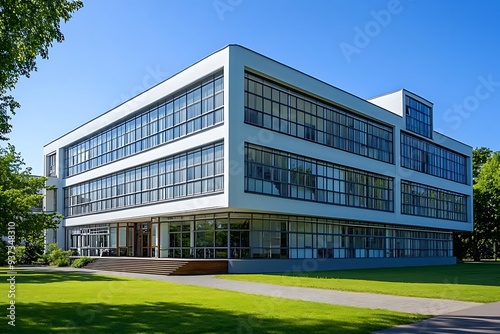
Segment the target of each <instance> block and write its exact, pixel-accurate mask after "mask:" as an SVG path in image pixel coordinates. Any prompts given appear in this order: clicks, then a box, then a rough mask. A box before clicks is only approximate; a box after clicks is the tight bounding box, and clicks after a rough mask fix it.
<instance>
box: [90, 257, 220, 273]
mask: <svg viewBox="0 0 500 334" xmlns="http://www.w3.org/2000/svg"><path fill="white" fill-rule="evenodd" d="M85 269H92V270H103V271H117V272H125V273H137V274H151V275H209V274H225V273H227V261H226V260H201V259H200V260H192V259H157V258H141V257H96V258H94V261H93V262H91V263H89V264H88V265H87V266H85Z"/></svg>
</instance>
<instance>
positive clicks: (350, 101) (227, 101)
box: [44, 45, 473, 258]
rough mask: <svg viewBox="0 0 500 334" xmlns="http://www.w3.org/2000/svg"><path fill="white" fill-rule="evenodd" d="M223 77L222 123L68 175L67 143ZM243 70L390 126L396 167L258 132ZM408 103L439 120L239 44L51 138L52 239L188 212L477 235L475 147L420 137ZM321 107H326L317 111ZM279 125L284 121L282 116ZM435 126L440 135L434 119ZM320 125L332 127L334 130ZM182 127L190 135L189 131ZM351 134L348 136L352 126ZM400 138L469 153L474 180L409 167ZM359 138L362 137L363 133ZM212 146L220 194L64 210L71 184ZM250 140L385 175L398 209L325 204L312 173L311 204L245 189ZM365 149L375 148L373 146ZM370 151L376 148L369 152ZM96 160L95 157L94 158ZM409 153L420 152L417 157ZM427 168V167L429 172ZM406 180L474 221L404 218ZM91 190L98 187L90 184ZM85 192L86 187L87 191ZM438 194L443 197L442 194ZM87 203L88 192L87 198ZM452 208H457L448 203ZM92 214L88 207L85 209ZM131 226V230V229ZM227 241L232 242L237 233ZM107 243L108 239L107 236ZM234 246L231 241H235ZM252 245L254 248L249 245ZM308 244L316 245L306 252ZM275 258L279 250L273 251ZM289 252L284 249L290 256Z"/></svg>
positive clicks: (65, 241)
mask: <svg viewBox="0 0 500 334" xmlns="http://www.w3.org/2000/svg"><path fill="white" fill-rule="evenodd" d="M218 71H221V73H222V74H223V121H220V122H219V123H217V124H214V125H211V126H207V127H206V128H204V129H199V131H195V132H193V133H191V134H187V135H184V136H179V137H178V138H176V139H173V140H169V141H166V142H165V143H163V144H161V145H157V146H155V145H151V147H149V148H148V149H144V150H140V151H139V152H136V153H134V154H130V155H128V156H127V155H125V156H122V157H120V159H116V160H114V161H111V162H106V163H103V164H101V165H99V166H97V167H94V168H89V169H88V170H85V171H81V172H77V173H74V175H71V176H67V175H68V172H67V170H68V168H67V166H65V164H66V161H67V159H68V157H67V155H68V150H67V149H68V147H73V146H74V145H75V144H77V143H78V142H79V141H81V140H84V139H86V138H91V137H93V136H95V135H96V134H98V133H102V132H103V131H107V130H108V129H109V128H110V127H112V126H114V125H116V124H119V123H120V122H121V121H125V120H127V119H130V117H135V115H138V114H139V113H141V112H142V111H146V110H149V108H150V107H151V106H152V105H159V104H161V103H162V102H158V101H163V100H165V99H166V98H167V100H168V98H169V97H171V96H177V95H175V94H180V92H181V91H185V90H186V87H190V85H192V84H193V82H197V81H199V80H203V79H204V78H207V77H209V76H211V75H213V74H214V73H216V72H218ZM245 73H250V75H256V76H257V77H258V78H260V79H259V80H261V79H262V80H263V82H267V81H266V80H268V81H269V82H271V83H272V84H276V85H281V86H280V87H286V88H287V89H290V92H292V93H290V94H298V95H297V96H302V95H303V96H306V97H307V98H311V101H312V100H314V101H316V102H317V103H320V104H321V105H323V104H324V105H326V106H327V107H325V108H331V109H332V110H333V109H335V108H337V107H338V108H340V109H342V110H343V111H342V112H347V113H349V112H351V113H352V114H353V115H355V116H356V117H357V116H359V117H361V119H365V120H367V122H372V121H373V122H375V123H379V124H381V126H384V127H387V128H389V129H391V131H392V148H391V150H392V153H391V154H392V159H391V160H392V161H390V162H386V161H380V160H379V159H375V158H370V157H367V156H363V155H362V154H355V153H352V152H350V151H349V150H348V149H337V148H335V147H332V146H331V145H330V146H329V145H327V144H319V143H318V142H317V141H318V140H319V136H320V135H323V134H321V133H320V132H317V133H316V134H315V135H314V136H313V137H311V138H312V140H311V138H308V139H309V140H305V139H304V138H299V137H298V136H299V135H297V136H293V135H290V134H285V133H283V132H279V131H275V130H273V129H270V128H266V125H265V124H261V126H255V125H254V124H250V123H251V122H245V103H246V102H245V80H246V79H245V77H246V74H245ZM188 90H189V89H188ZM300 94H302V95H300ZM283 96H285V95H283ZM290 96H291V95H290ZM406 97H410V98H412V99H413V100H414V101H418V102H419V103H422V104H424V105H426V106H428V107H429V108H430V110H431V112H430V117H431V119H432V104H431V103H430V102H428V101H426V100H424V99H422V98H420V97H419V96H417V95H415V94H412V93H411V92H408V91H406V90H401V91H397V92H394V93H391V94H388V95H384V96H381V97H377V98H374V99H372V100H369V101H367V100H364V99H361V98H359V97H356V96H354V95H352V94H350V93H347V92H345V91H343V90H341V89H338V88H336V87H333V86H330V85H328V84H326V83H324V82H322V81H320V80H317V79H315V78H313V77H310V76H308V75H306V74H304V73H302V72H299V71H297V70H295V69H293V68H290V67H288V66H286V65H283V64H281V63H278V62H276V61H274V60H272V59H270V58H267V57H265V56H262V55H260V54H258V53H255V52H253V51H251V50H249V49H246V48H244V47H241V46H238V45H229V46H227V47H225V48H223V49H221V50H219V51H217V52H215V53H213V54H211V55H210V56H208V57H206V58H204V59H202V60H200V61H199V62H197V63H195V64H193V65H192V66H190V67H189V68H187V69H185V70H183V71H181V72H179V73H178V74H176V75H174V76H172V77H171V78H169V79H167V80H165V81H164V82H162V83H160V84H158V85H156V86H154V87H152V88H150V89H149V90H147V91H145V92H144V93H142V94H140V95H138V96H136V97H134V98H132V99H130V100H129V101H126V102H125V103H123V104H121V105H119V106H117V107H116V108H114V109H112V110H110V111H108V112H106V113H104V114H103V115H101V116H99V117H97V118H95V119H93V120H90V121H89V122H87V123H85V124H83V125H82V126H80V127H79V128H77V129H75V130H73V131H71V132H69V133H67V134H66V135H64V136H62V137H60V138H58V139H56V140H54V141H52V142H51V143H49V144H47V145H46V146H45V147H44V156H45V159H44V161H45V162H46V164H45V171H46V175H50V174H51V173H50V170H51V168H52V170H54V171H55V172H52V176H51V177H50V178H49V181H48V185H53V186H55V187H56V188H57V195H56V197H57V199H56V200H54V199H53V197H54V196H53V194H48V196H47V200H46V202H45V203H44V205H45V209H46V210H47V211H51V210H53V209H54V208H55V209H56V210H57V211H58V212H61V213H63V214H65V215H66V218H65V219H64V220H63V222H62V224H61V227H60V228H59V229H58V230H57V237H56V236H55V235H50V234H49V235H50V237H49V241H57V242H58V244H59V245H60V246H61V247H66V248H71V247H73V246H71V245H69V243H71V238H70V237H69V236H68V233H67V229H68V228H74V227H79V226H93V225H100V226H104V225H106V224H114V223H120V222H122V223H123V222H126V223H137V222H151V221H152V219H156V218H158V219H159V220H158V221H160V220H161V217H165V219H166V218H167V217H173V216H177V217H178V216H182V215H187V214H203V213H217V212H237V213H266V214H279V215H293V216H301V217H302V216H304V217H317V218H318V219H319V218H327V219H336V220H341V221H345V222H346V224H347V223H348V222H352V221H356V222H361V223H367V224H374V225H377V224H380V226H385V227H388V226H390V227H393V228H395V229H398V228H401V229H408V228H410V229H411V227H414V228H420V229H421V230H422V231H424V230H425V231H427V230H429V231H434V232H436V231H437V232H439V231H442V232H445V233H448V232H450V231H471V230H472V221H473V211H472V186H471V183H472V182H471V174H472V165H471V163H472V162H471V155H472V148H471V147H469V146H467V145H464V144H462V143H460V142H458V141H455V140H453V139H451V138H449V137H446V136H444V135H442V134H439V133H437V132H434V131H432V132H431V133H432V135H431V137H432V138H425V136H421V135H419V134H418V133H412V132H411V131H408V130H407V125H406V124H407V123H406V121H405V118H406V117H409V116H408V115H409V112H410V111H407V112H405V101H406V100H405V99H406ZM214 99H215V97H214ZM288 99H290V97H288ZM188 101H189V97H188ZM188 104H189V102H188ZM318 106H319V104H318ZM297 108H298V107H297ZM183 110H184V109H183ZM315 110H316V109H315ZM317 110H320V109H319V107H318V109H317ZM321 110H323V109H321ZM426 110H427V109H426ZM326 112H327V111H326V109H325V115H326ZM318 113H319V111H318ZM407 113H408V114H407ZM257 114H258V113H257ZM288 114H290V111H288ZM318 115H319V114H318ZM308 116H310V115H306V117H308ZM259 117H260V116H259ZM294 117H295V116H294ZM318 117H319V116H318ZM280 120H283V121H284V119H280ZM276 121H278V120H276ZM200 122H201V121H200ZM297 122H298V121H297ZM315 122H316V121H315ZM321 122H322V121H321ZM287 124H292V123H287ZM293 124H294V125H293V126H296V124H295V123H293ZM297 124H299V123H297ZM314 124H315V125H314V127H313V131H316V130H318V128H319V126H320V124H322V123H320V121H319V120H318V121H317V123H314ZM430 124H431V125H430V126H431V129H432V121H431V123H430ZM424 125H425V124H424ZM158 126H159V125H158ZM287 126H291V125H287ZM299 126H300V124H299ZM322 129H326V125H325V126H324V127H323V128H322ZM181 131H182V130H181ZM184 131H186V130H185V129H184ZM306 131H307V129H306ZM321 131H323V130H321ZM325 131H327V130H325ZM346 131H350V130H349V129H347V130H346ZM346 133H347V132H346ZM401 133H406V134H408V135H409V136H411V137H412V138H413V137H415V138H416V139H419V140H422V141H425V142H426V143H428V144H433V145H435V146H436V147H442V148H443V149H446V150H449V151H453V152H454V153H455V154H457V155H459V156H460V157H461V158H460V159H462V158H463V159H464V160H463V161H465V174H466V175H465V177H466V181H465V182H457V181H454V180H451V179H447V178H444V177H438V176H434V175H432V170H433V169H432V168H430V167H428V166H427V164H432V163H433V162H432V161H433V160H432V159H433V156H432V154H431V155H429V156H427V155H426V156H425V158H424V159H425V162H421V163H418V162H417V163H416V164H414V166H416V167H415V168H417V169H418V168H423V170H424V172H421V171H417V170H412V169H409V168H405V167H402V162H401V156H402V155H401V153H402V152H401V147H402V145H401V138H402V137H401V136H402V135H401ZM361 135H362V136H363V134H361ZM366 136H368V135H366ZM158 138H160V137H158ZM210 143H223V157H224V158H223V161H224V168H223V189H220V190H219V191H213V192H211V193H209V194H205V193H199V194H198V195H194V196H183V197H180V198H170V199H168V200H155V201H150V202H148V203H147V204H142V205H137V204H134V205H130V206H127V205H121V206H120V207H119V208H115V207H109V208H108V209H104V210H97V211H92V209H90V210H91V211H85V212H83V213H79V214H72V215H68V210H67V208H66V207H65V205H66V206H67V205H68V204H67V201H68V198H71V197H68V196H69V195H67V196H66V198H65V191H64V189H70V188H71V187H74V186H76V185H80V184H83V183H85V182H89V181H92V180H96V179H99V178H102V177H106V176H109V175H115V174H116V173H119V172H121V171H124V170H130V169H131V168H134V167H137V166H141V165H144V164H147V163H148V162H153V161H157V160H159V159H162V158H165V157H172V156H175V155H177V154H180V153H182V152H188V151H192V150H194V149H196V148H198V147H201V146H203V145H205V144H210ZM325 143H326V142H325ZM249 144H255V145H257V146H261V147H265V148H269V149H273V150H279V151H280V152H287V153H290V154H293V155H297V156H302V157H307V158H311V159H314V160H315V161H318V162H319V163H323V162H324V163H330V164H335V165H339V166H344V167H347V168H354V169H356V170H360V171H364V172H367V173H376V175H380V176H385V177H387V178H388V179H390V180H392V184H393V188H392V194H393V200H392V203H391V209H390V210H373V209H369V208H367V207H362V206H360V205H359V204H357V206H349V205H336V204H335V203H334V202H328V201H326V200H325V201H323V202H320V201H319V200H318V199H317V196H318V195H317V194H318V189H319V186H318V185H317V183H318V182H319V180H320V178H319V176H318V177H317V176H314V180H315V181H314V183H315V184H316V185H315V187H316V188H317V189H316V190H313V192H314V196H312V195H310V196H312V197H311V198H309V200H299V199H292V198H288V197H283V196H279V192H276V191H274V190H272V191H271V192H273V191H274V193H271V194H269V193H268V194H267V195H264V194H260V193H256V192H250V191H245V182H246V178H245V170H246V169H245V165H246V163H248V161H246V160H245V152H246V151H245V145H249ZM364 145H367V144H366V143H365V144H364ZM362 149H364V150H366V152H368V148H367V147H364V148H362ZM89 152H90V151H89ZM412 152H413V151H412ZM54 153H55V155H56V158H55V169H53V168H54V166H52V167H51V166H48V164H49V160H50V159H49V156H50V155H52V154H54ZM82 154H83V153H82ZM86 154H87V153H86ZM88 154H89V155H92V153H88ZM411 154H413V155H414V153H411ZM90 158H91V157H89V156H85V157H83V159H90ZM75 159H78V158H75ZM75 161H76V160H75ZM412 163H413V162H412ZM51 164H54V163H51ZM419 164H421V165H422V164H426V165H425V166H423V165H422V166H421V165H419ZM438 167H439V168H440V169H439V171H440V173H442V172H443V168H444V167H443V166H441V165H438ZM425 171H430V172H425ZM289 173H290V172H289ZM444 173H445V174H444V175H446V171H445V172H444ZM54 174H56V175H54ZM453 175H455V174H453ZM261 177H263V176H261ZM263 178H264V179H263V180H262V181H263V182H264V183H265V182H266V179H265V177H263ZM188 181H189V180H188ZM402 181H405V182H406V181H409V182H411V183H417V184H420V185H423V186H424V187H425V186H426V187H431V188H432V189H438V190H436V191H437V193H435V194H438V195H439V196H441V195H442V194H444V193H445V192H451V193H452V194H459V195H462V196H463V199H465V202H466V203H465V208H466V212H465V213H463V215H460V217H466V218H465V219H464V218H460V221H457V220H456V219H455V220H453V219H441V218H436V217H432V215H434V212H436V214H437V212H438V210H434V209H433V208H426V209H425V210H423V211H421V212H424V211H425V212H426V215H417V214H418V212H420V211H418V212H417V211H415V212H417V213H413V214H406V213H403V212H402V196H401V191H402V189H401V187H402V185H401V184H402ZM118 182H119V181H118ZM155 182H156V181H155ZM274 184H275V187H278V186H277V185H276V184H277V183H276V182H275V183H274ZM325 184H326V181H325ZM90 187H92V184H91V185H90ZM200 187H201V186H200ZM271 187H272V186H271ZM293 187H294V186H289V188H288V189H292V188H293ZM325 187H326V186H325ZM82 189H85V188H84V187H82ZM148 189H149V188H148ZM276 189H277V188H276ZM429 189H430V188H429ZM326 190H327V189H326V188H325V191H326ZM330 190H331V193H332V194H333V193H334V191H333V190H332V189H330ZM188 191H189V190H188ZM288 191H289V192H290V194H291V192H292V191H293V189H292V190H287V192H286V193H287V194H288ZM306 191H307V190H306ZM440 191H445V192H441V193H440ZM90 192H92V190H89V193H90ZM273 194H274V196H273ZM438 195H432V196H438ZM99 196H100V195H99ZM112 196H113V195H112ZM155 196H156V195H155ZM344 196H348V194H344ZM451 196H453V195H451ZM82 197H84V196H83V195H82ZM365 197H366V196H365ZM368 197H369V195H368ZM155 198H156V197H155ZM435 199H436V198H435V197H432V201H434V200H435ZM89 201H90V200H89ZM413 201H415V200H413ZM457 201H458V199H457ZM113 203H114V202H113ZM116 203H118V202H116ZM134 203H137V202H134ZM419 203H421V202H419ZM422 203H423V202H422ZM425 203H431V200H428V202H425ZM432 203H434V202H432ZM443 203H444V202H443ZM406 204H408V203H406ZM412 204H414V203H412ZM448 204H449V205H451V204H450V203H448ZM99 205H100V204H99ZM111 205H113V204H111ZM429 205H434V204H429ZM96 207H98V206H96ZM462 207H463V206H462ZM86 210H89V209H88V208H87V209H86ZM439 210H441V209H439ZM448 210H449V209H448ZM443 212H444V211H443ZM443 214H444V215H446V214H450V213H449V212H448V213H446V212H444V213H443ZM464 215H465V216H464ZM450 217H451V215H450ZM153 222H154V220H153ZM367 226H368V225H367ZM191 228H192V227H191ZM318 229H319V228H318ZM125 230H126V231H128V229H125ZM251 230H252V228H251V227H250V231H251ZM112 233H113V232H111V234H112ZM118 233H119V232H118ZM156 233H157V234H158V235H153V238H157V239H155V240H158V242H160V241H166V240H170V239H169V238H168V237H165V236H161V234H162V232H158V231H156ZM387 235H389V234H387ZM365 237H366V236H365ZM111 238H112V237H111ZM130 238H132V237H130ZM149 238H150V239H151V236H149ZM193 238H194V237H193V236H191V239H192V240H191V243H192V245H191V246H193V247H194V246H195V245H194V244H193V243H196V242H195V241H194V239H193ZM250 238H252V237H250ZM366 238H367V237H366ZM132 239H133V238H132ZM228 240H230V239H229V237H228ZM287 240H288V239H287ZM251 242H252V241H250V243H251ZM107 243H110V241H109V239H108V241H107ZM111 243H112V242H111ZM229 243H231V240H230V241H229ZM282 243H283V242H282ZM320 244H321V242H319V241H318V242H316V243H315V245H317V248H318V247H319V246H318V245H320ZM106 245H107V244H106ZM171 245H172V244H170V246H171ZM290 245H291V243H289V245H288V247H290V249H289V250H287V252H286V254H288V255H290V257H291V258H292V257H293V258H300V257H314V256H313V255H312V254H316V256H317V252H316V251H311V254H310V255H309V256H307V255H306V252H305V251H304V250H302V251H300V250H299V249H298V248H294V249H291V248H293V247H291V246H290ZM281 246H282V247H285V246H286V245H285V246H283V244H282V245H281ZM106 247H107V246H106ZM116 247H118V246H116ZM159 247H160V249H163V248H164V247H163V246H159ZM165 247H166V246H165ZM228 247H229V246H228ZM384 247H385V246H384ZM73 248H74V247H73ZM249 248H252V245H249ZM299 248H300V247H299ZM303 248H308V247H305V246H304V247H303ZM313 248H314V247H313ZM153 253H154V254H152V253H148V254H149V256H162V255H159V254H160V253H161V252H158V251H156V252H153ZM230 253H231V252H230V251H228V253H227V254H230ZM271 253H272V252H270V253H269V254H271ZM165 254H167V253H165ZM221 254H222V253H221ZM245 254H246V253H245ZM249 254H250V255H249V256H245V257H250V258H251V257H252V255H251V254H257V253H255V252H252V251H251V250H250V252H249ZM266 254H267V253H266ZM282 254H284V253H283V252H282ZM291 254H294V256H291ZM297 254H299V255H297ZM300 254H302V255H300ZM366 254H368V253H366ZM381 254H382V253H381ZM384 254H385V253H384ZM128 255H132V254H128ZM135 255H137V254H135ZM266 256H267V255H266ZM450 256H451V255H450V254H448V257H450ZM269 257H271V255H269ZM285 257H286V256H285ZM228 258H231V255H228Z"/></svg>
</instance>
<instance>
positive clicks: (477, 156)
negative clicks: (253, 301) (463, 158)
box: [472, 147, 493, 184]
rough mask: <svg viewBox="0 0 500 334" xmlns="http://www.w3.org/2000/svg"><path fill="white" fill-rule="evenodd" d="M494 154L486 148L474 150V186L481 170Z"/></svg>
mask: <svg viewBox="0 0 500 334" xmlns="http://www.w3.org/2000/svg"><path fill="white" fill-rule="evenodd" d="M492 154H493V151H492V150H490V149H489V148H486V147H480V148H475V149H474V150H472V180H473V183H474V184H475V183H476V180H477V178H478V176H479V172H480V171H481V168H482V167H483V165H484V164H485V163H486V161H487V160H488V158H489V157H491V155H492Z"/></svg>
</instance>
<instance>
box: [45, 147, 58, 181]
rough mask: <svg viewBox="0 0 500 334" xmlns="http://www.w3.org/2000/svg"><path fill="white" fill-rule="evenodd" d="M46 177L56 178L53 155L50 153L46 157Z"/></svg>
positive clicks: (54, 156) (54, 157)
mask: <svg viewBox="0 0 500 334" xmlns="http://www.w3.org/2000/svg"><path fill="white" fill-rule="evenodd" d="M47 176H57V173H56V154H55V153H52V154H50V155H48V156H47Z"/></svg>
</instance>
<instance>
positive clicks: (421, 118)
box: [405, 96, 432, 138]
mask: <svg viewBox="0 0 500 334" xmlns="http://www.w3.org/2000/svg"><path fill="white" fill-rule="evenodd" d="M405 102H406V130H408V131H411V132H415V133H418V134H419V135H422V136H425V137H427V138H432V108H431V107H429V106H427V105H425V104H423V103H421V102H419V101H417V100H415V99H412V98H411V97H409V96H406V100H405Z"/></svg>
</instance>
